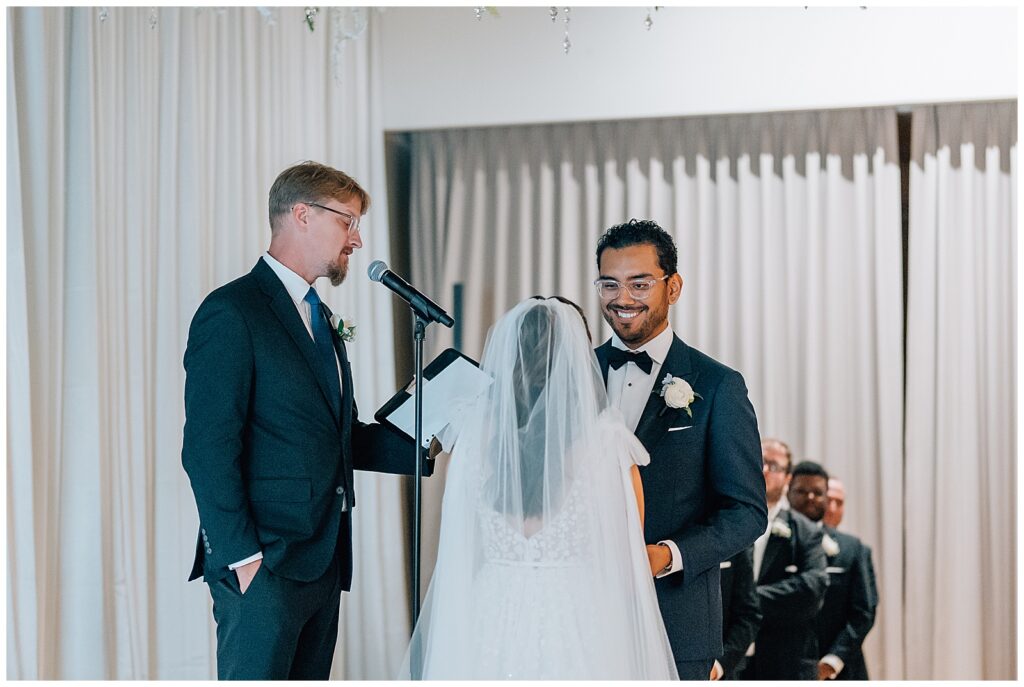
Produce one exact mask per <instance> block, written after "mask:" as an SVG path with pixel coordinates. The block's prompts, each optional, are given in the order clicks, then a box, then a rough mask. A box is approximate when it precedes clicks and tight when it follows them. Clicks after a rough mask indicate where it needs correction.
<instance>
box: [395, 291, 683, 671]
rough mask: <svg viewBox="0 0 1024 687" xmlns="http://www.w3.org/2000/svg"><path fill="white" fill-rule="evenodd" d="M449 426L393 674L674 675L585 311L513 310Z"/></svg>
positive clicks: (628, 462) (535, 306)
mask: <svg viewBox="0 0 1024 687" xmlns="http://www.w3.org/2000/svg"><path fill="white" fill-rule="evenodd" d="M481 367H482V368H483V369H484V371H486V372H487V373H488V374H489V375H491V377H492V378H493V380H494V381H493V384H492V385H491V386H490V387H489V389H488V391H487V392H485V394H484V395H483V396H482V397H481V398H480V399H479V400H478V402H477V403H476V404H475V405H474V406H473V407H472V408H471V409H470V410H469V411H468V412H467V413H466V414H465V415H464V417H462V418H460V423H459V431H458V438H457V440H456V442H455V445H454V448H453V450H452V456H451V463H450V466H449V470H448V477H447V483H446V486H445V493H444V501H443V505H442V515H441V533H440V540H439V548H438V556H437V564H436V566H435V568H434V574H433V577H432V579H431V582H430V586H429V588H428V591H427V596H426V599H425V601H424V604H423V612H422V615H421V617H420V619H419V622H418V623H417V625H416V627H415V629H414V632H413V637H412V641H411V643H410V647H409V651H408V652H407V654H406V657H405V662H404V665H403V667H402V672H401V675H400V677H404V678H410V677H412V678H424V679H495V678H498V679H500V678H511V679H558V678H565V679H674V678H675V676H676V671H675V664H674V662H673V660H672V653H671V650H670V649H669V644H668V638H667V636H666V634H665V628H664V625H663V623H662V619H661V614H660V612H659V610H658V602H657V598H656V596H655V591H654V585H653V581H652V579H651V572H650V568H649V564H648V560H647V555H646V550H645V548H644V542H643V532H642V528H641V524H640V519H639V512H638V507H637V503H636V499H635V496H634V493H633V490H632V485H631V482H630V475H629V470H630V467H631V466H632V465H633V464H634V463H638V464H646V462H647V460H648V456H647V452H646V451H645V450H644V448H643V446H642V445H641V444H640V442H639V441H637V439H636V438H635V437H634V436H633V434H632V432H630V431H629V430H628V429H627V428H626V427H625V425H624V424H623V422H622V419H621V416H620V415H619V414H618V412H617V411H616V410H612V409H608V408H607V407H606V406H607V404H608V401H607V396H606V394H605V390H604V384H603V381H602V378H601V373H600V370H599V368H598V365H597V360H596V358H595V357H594V354H593V350H592V348H591V343H590V340H589V337H588V335H587V333H586V329H585V325H584V321H583V318H582V315H581V314H580V313H579V312H577V311H576V310H575V309H574V308H573V307H572V306H571V305H568V304H566V303H563V302H560V301H558V300H554V299H530V300H527V301H524V302H522V303H520V304H518V305H517V306H515V307H514V308H513V309H512V310H511V311H510V312H508V313H507V314H506V315H505V316H504V317H502V318H501V319H500V320H499V321H498V322H497V323H496V324H495V325H494V326H493V327H492V328H491V331H490V332H489V334H488V338H487V343H486V346H485V350H484V356H483V360H482V363H481Z"/></svg>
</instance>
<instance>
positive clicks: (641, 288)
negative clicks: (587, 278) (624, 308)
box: [594, 274, 671, 301]
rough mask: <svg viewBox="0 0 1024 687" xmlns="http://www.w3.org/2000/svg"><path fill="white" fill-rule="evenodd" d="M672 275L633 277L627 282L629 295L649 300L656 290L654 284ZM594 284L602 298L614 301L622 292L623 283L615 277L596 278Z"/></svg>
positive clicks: (633, 297)
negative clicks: (651, 277) (652, 277)
mask: <svg viewBox="0 0 1024 687" xmlns="http://www.w3.org/2000/svg"><path fill="white" fill-rule="evenodd" d="M670 276H671V275H668V274H666V275H665V276H664V277H661V278H660V279H633V280H631V281H628V282H626V284H625V286H626V291H628V292H629V295H630V297H631V298H632V299H633V300H637V301H644V300H647V299H648V298H649V297H650V295H651V292H652V291H653V290H654V285H655V284H657V283H658V282H659V281H665V280H666V279H668V278H669V277H670ZM594 286H596V287H597V295H598V296H600V297H601V300H603V301H613V300H615V299H616V298H618V297H619V293H621V292H622V286H623V285H622V284H620V283H619V282H617V281H615V280H614V279H595V280H594Z"/></svg>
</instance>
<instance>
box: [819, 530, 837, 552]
mask: <svg viewBox="0 0 1024 687" xmlns="http://www.w3.org/2000/svg"><path fill="white" fill-rule="evenodd" d="M821 548H823V549H825V555H826V556H829V557H832V556H838V555H839V542H837V541H836V540H835V539H833V538H832V537H830V536H828V532H826V533H824V534H823V535H821Z"/></svg>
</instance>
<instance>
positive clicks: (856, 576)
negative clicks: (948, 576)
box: [789, 461, 878, 680]
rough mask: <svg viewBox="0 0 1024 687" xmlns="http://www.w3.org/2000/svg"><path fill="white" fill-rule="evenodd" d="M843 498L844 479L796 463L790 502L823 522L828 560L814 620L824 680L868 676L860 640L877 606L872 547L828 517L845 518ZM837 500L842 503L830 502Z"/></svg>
mask: <svg viewBox="0 0 1024 687" xmlns="http://www.w3.org/2000/svg"><path fill="white" fill-rule="evenodd" d="M845 498H846V494H845V490H844V489H843V487H842V483H841V482H839V481H838V480H836V479H834V478H832V479H830V478H828V477H827V474H826V472H825V470H824V469H822V467H821V466H820V465H818V464H817V463H812V462H809V461H808V462H803V463H800V464H799V465H797V466H796V467H795V468H794V469H793V481H792V483H791V485H790V488H789V502H790V504H791V506H792V507H793V509H794V510H797V511H799V512H800V513H803V514H804V515H806V516H807V517H808V519H810V520H812V521H814V522H818V523H822V527H823V535H822V548H823V549H824V550H825V556H826V557H827V562H828V567H827V568H826V571H827V572H828V580H829V584H828V591H826V592H825V603H824V605H823V606H822V608H821V611H820V612H819V613H818V618H817V622H816V628H817V635H818V653H819V654H821V658H820V659H819V660H818V679H820V680H824V679H833V680H834V679H839V680H867V679H868V671H867V666H866V664H865V662H864V653H863V651H862V650H861V646H862V645H863V643H864V638H865V637H866V636H867V634H868V632H869V631H870V630H871V627H872V626H873V625H874V622H875V609H876V608H877V606H878V595H877V593H876V590H875V581H874V580H875V573H874V567H873V566H872V564H871V550H870V549H869V548H868V547H867V546H866V545H864V544H863V543H862V542H861V541H860V539H858V538H857V537H855V536H853V535H851V534H846V533H845V532H838V531H836V529H835V527H834V526H830V525H829V524H828V523H827V522H824V519H825V518H826V517H827V516H828V515H829V513H830V512H831V513H833V514H838V518H837V519H834V520H833V521H834V522H838V521H839V520H842V512H843V509H842V506H843V504H844V502H845ZM834 501H836V502H838V507H835V506H832V505H831V504H832V503H833V502H834ZM826 502H827V503H828V505H826Z"/></svg>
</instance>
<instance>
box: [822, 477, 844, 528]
mask: <svg viewBox="0 0 1024 687" xmlns="http://www.w3.org/2000/svg"><path fill="white" fill-rule="evenodd" d="M845 511H846V487H845V486H843V483H842V481H841V480H840V479H839V478H838V477H829V478H828V503H827V504H826V505H825V516H824V517H823V518H822V519H821V521H822V522H823V523H825V525H826V526H828V527H831V528H832V529H839V523H841V522H842V521H843V514H844V513H845Z"/></svg>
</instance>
